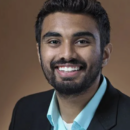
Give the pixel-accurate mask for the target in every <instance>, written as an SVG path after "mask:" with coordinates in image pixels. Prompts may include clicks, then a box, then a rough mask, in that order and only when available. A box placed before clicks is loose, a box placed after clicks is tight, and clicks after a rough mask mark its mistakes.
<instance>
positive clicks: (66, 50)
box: [59, 42, 77, 61]
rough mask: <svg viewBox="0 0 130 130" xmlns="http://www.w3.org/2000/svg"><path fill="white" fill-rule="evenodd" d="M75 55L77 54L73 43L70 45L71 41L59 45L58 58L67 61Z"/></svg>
mask: <svg viewBox="0 0 130 130" xmlns="http://www.w3.org/2000/svg"><path fill="white" fill-rule="evenodd" d="M76 55H77V54H76V50H75V48H74V45H72V44H71V43H69V42H68V43H65V44H64V45H62V46H61V48H60V54H59V57H60V59H64V60H66V61H69V60H71V59H73V58H76Z"/></svg>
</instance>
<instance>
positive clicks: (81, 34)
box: [42, 32, 95, 39]
mask: <svg viewBox="0 0 130 130" xmlns="http://www.w3.org/2000/svg"><path fill="white" fill-rule="evenodd" d="M72 36H73V37H81V36H89V37H92V38H93V39H95V36H94V35H93V34H92V33H91V32H77V33H74V34H73V35H72ZM47 37H62V35H61V34H60V33H57V32H47V33H46V34H45V35H43V37H42V39H44V38H47Z"/></svg>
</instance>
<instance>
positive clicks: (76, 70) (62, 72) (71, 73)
mask: <svg viewBox="0 0 130 130" xmlns="http://www.w3.org/2000/svg"><path fill="white" fill-rule="evenodd" d="M55 69H56V72H57V73H58V75H59V76H60V77H66V78H67V77H77V76H79V74H80V72H81V70H83V67H82V66H81V65H58V66H56V67H55Z"/></svg>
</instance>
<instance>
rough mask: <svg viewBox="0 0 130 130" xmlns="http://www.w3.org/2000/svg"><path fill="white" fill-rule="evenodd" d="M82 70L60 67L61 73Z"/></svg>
mask: <svg viewBox="0 0 130 130" xmlns="http://www.w3.org/2000/svg"><path fill="white" fill-rule="evenodd" d="M79 69H80V67H59V70H60V71H66V72H67V71H69V72H70V71H77V70H79Z"/></svg>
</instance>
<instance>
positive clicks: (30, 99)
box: [16, 90, 54, 107]
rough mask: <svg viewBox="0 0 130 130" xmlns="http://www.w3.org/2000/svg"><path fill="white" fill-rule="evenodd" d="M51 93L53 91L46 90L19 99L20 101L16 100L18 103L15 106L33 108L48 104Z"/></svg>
mask: <svg viewBox="0 0 130 130" xmlns="http://www.w3.org/2000/svg"><path fill="white" fill-rule="evenodd" d="M53 92H54V90H48V91H45V92H40V93H36V94H31V95H28V96H25V97H23V98H21V99H20V100H18V102H17V103H16V106H17V105H22V106H26V107H29V106H32V105H33V106H34V105H40V104H43V103H45V102H50V101H51V98H52V95H53Z"/></svg>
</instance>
